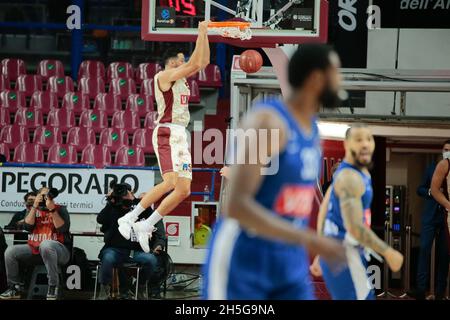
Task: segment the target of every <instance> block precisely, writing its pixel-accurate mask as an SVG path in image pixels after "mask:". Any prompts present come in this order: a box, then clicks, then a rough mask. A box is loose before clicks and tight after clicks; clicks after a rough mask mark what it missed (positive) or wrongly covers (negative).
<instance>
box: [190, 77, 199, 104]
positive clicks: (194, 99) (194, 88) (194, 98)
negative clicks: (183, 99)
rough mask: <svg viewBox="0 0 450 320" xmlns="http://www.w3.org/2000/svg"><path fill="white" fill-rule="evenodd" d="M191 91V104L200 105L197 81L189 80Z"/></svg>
mask: <svg viewBox="0 0 450 320" xmlns="http://www.w3.org/2000/svg"><path fill="white" fill-rule="evenodd" d="M188 84H189V89H190V90H191V96H190V97H189V102H191V103H200V89H199V87H198V83H197V80H193V79H192V80H188Z"/></svg>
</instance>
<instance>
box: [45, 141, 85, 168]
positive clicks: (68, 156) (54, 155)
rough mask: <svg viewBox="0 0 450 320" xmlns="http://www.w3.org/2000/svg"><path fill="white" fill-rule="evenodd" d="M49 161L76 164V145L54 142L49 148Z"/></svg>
mask: <svg viewBox="0 0 450 320" xmlns="http://www.w3.org/2000/svg"><path fill="white" fill-rule="evenodd" d="M47 162H48V163H51V164H58V163H61V164H76V163H77V162H78V161H77V151H76V149H75V147H74V146H72V145H68V144H65V145H64V144H54V145H52V146H51V147H50V149H49V150H48V159H47Z"/></svg>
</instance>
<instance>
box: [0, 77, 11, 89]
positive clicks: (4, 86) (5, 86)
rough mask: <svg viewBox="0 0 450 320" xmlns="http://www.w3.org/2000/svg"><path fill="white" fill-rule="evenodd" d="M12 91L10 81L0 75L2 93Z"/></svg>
mask: <svg viewBox="0 0 450 320" xmlns="http://www.w3.org/2000/svg"><path fill="white" fill-rule="evenodd" d="M9 89H11V87H10V83H9V79H8V77H7V76H6V75H4V74H1V73H0V91H3V90H9Z"/></svg>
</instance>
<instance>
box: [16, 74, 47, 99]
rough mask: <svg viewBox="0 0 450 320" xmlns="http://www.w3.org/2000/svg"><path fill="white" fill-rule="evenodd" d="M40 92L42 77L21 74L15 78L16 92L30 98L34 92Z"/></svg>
mask: <svg viewBox="0 0 450 320" xmlns="http://www.w3.org/2000/svg"><path fill="white" fill-rule="evenodd" d="M40 90H42V77H41V76H39V75H34V74H22V75H20V76H19V77H17V81H16V91H20V92H23V93H24V94H25V96H27V97H31V96H32V95H33V93H34V92H35V91H40Z"/></svg>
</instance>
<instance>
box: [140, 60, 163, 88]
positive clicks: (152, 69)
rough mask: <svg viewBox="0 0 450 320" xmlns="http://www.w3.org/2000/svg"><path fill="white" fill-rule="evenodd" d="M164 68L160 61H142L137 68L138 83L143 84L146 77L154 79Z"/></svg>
mask: <svg viewBox="0 0 450 320" xmlns="http://www.w3.org/2000/svg"><path fill="white" fill-rule="evenodd" d="M161 70H162V67H161V66H160V65H159V64H158V63H141V64H140V65H139V66H138V67H137V69H136V77H135V79H136V83H137V84H141V83H142V81H143V80H145V79H153V77H154V76H155V74H157V73H158V72H159V71H161Z"/></svg>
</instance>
